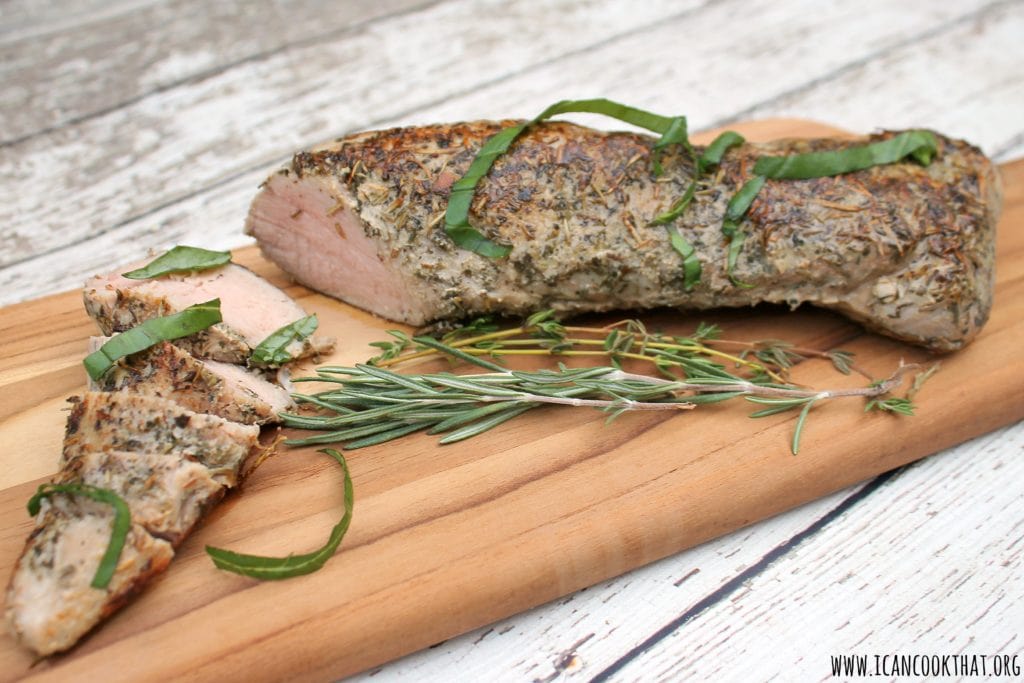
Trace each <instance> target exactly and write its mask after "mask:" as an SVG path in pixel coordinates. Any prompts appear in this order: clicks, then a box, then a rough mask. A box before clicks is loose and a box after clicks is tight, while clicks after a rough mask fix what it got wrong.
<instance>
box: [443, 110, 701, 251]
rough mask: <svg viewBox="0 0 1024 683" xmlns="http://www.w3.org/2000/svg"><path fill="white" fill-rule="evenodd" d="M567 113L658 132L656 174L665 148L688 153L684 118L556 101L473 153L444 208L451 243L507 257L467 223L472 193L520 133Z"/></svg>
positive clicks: (502, 247) (501, 247) (499, 246)
mask: <svg viewBox="0 0 1024 683" xmlns="http://www.w3.org/2000/svg"><path fill="white" fill-rule="evenodd" d="M569 113H589V114H603V115H605V116H609V117H611V118H614V119H618V120H619V121H623V122H625V123H629V124H631V125H634V126H637V127H639V128H645V129H647V130H649V131H653V132H655V133H660V134H661V137H660V138H659V139H658V141H657V142H655V143H654V150H653V154H652V157H653V159H652V165H653V168H654V172H655V174H656V175H660V173H661V170H662V168H661V152H662V151H663V150H664V148H665V147H667V146H668V145H671V144H681V145H683V146H684V147H685V148H687V149H688V150H690V151H691V152H692V147H691V146H690V142H689V139H688V138H687V133H686V117H685V116H673V117H668V116H660V115H658V114H653V113H651V112H649V111H644V110H643V109H637V108H635V107H629V106H626V105H624V104H621V103H619V102H613V101H612V100H608V99H604V98H597V99H591V100H562V101H561V102H556V103H555V104H553V105H551V106H550V107H548V108H547V109H545V110H544V111H542V112H541V113H540V114H538V115H537V116H536V117H534V118H533V119H531V120H529V121H526V122H525V123H520V124H518V125H515V126H511V127H509V128H505V129H503V130H501V131H499V132H498V133H496V134H495V135H493V136H492V137H491V138H490V139H489V140H488V141H487V142H486V143H484V145H483V147H482V148H481V149H480V151H479V152H477V155H476V158H474V159H473V163H472V164H470V166H469V169H468V170H467V171H466V174H465V175H464V176H462V177H461V178H459V179H458V180H457V181H455V182H454V183H453V184H452V189H451V194H450V195H449V198H448V207H447V208H446V209H445V216H444V230H445V233H446V234H447V235H448V236H449V237H450V238H451V239H452V241H453V242H455V244H457V245H458V246H460V247H462V248H463V249H468V250H469V251H472V252H474V253H476V254H480V255H481V256H486V257H488V258H503V257H505V256H508V254H509V253H510V252H511V251H512V247H510V246H508V245H505V244H498V243H497V242H494V241H492V240H490V239H488V238H487V237H486V236H485V235H484V234H483V233H481V232H480V231H478V230H477V229H476V228H474V227H473V226H471V225H470V224H469V208H470V205H471V204H472V202H473V193H474V192H475V191H476V186H477V184H478V183H479V182H480V180H481V179H482V178H483V177H484V176H485V175H487V172H488V171H490V169H491V166H493V165H494V161H495V160H496V159H497V158H498V157H499V156H501V155H502V154H504V153H505V152H507V151H508V148H509V147H511V146H512V143H513V142H515V140H516V138H517V137H519V135H520V134H521V133H522V132H523V131H524V130H526V129H527V128H528V127H530V126H532V125H534V124H536V123H538V122H540V121H544V120H545V119H549V118H551V117H552V116H557V115H559V114H569Z"/></svg>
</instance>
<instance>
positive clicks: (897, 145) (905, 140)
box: [716, 130, 939, 287]
mask: <svg viewBox="0 0 1024 683" xmlns="http://www.w3.org/2000/svg"><path fill="white" fill-rule="evenodd" d="M716 142H717V140H716ZM938 150H939V144H938V141H937V140H936V139H935V135H934V134H933V133H931V132H930V131H927V130H908V131H905V132H903V133H900V134H898V135H894V136H893V137H891V138H889V139H888V140H882V141H880V142H872V143H870V144H867V145H858V146H856V147H847V148H845V149H838V150H830V151H826V152H808V153H807V154H793V155H790V156H784V157H761V158H759V159H758V160H757V162H756V163H755V164H754V173H755V174H756V175H755V176H754V177H753V178H751V179H750V180H748V181H747V182H746V183H744V184H743V187H741V188H740V190H739V192H737V193H736V194H735V195H733V197H732V199H730V200H729V205H728V207H727V208H726V212H725V219H724V220H723V221H722V233H723V234H724V235H725V236H726V237H728V238H729V252H728V260H727V263H726V273H727V274H728V275H729V279H730V280H732V282H733V284H735V285H737V286H739V287H751V286H752V285H748V284H746V283H743V282H739V281H738V280H736V279H735V278H734V277H733V274H732V271H733V267H734V266H735V265H736V259H737V257H738V256H739V252H740V247H741V245H742V243H743V239H744V238H745V237H746V234H744V233H743V232H741V231H740V229H739V223H740V221H741V220H743V216H744V215H745V214H746V212H747V209H749V208H750V205H751V203H753V201H754V198H755V197H756V196H757V193H758V192H760V191H761V188H762V187H763V186H764V181H765V178H773V179H777V180H808V179H811V178H825V177H829V176H836V175H842V174H844V173H852V172H853V171H863V170H865V169H868V168H871V167H873V166H882V165H885V164H893V163H896V162H898V161H902V160H903V159H905V158H907V157H911V158H912V159H914V160H915V161H917V162H918V163H920V164H922V165H925V166H927V165H928V164H930V163H931V162H932V159H933V158H935V154H936V153H937V152H938Z"/></svg>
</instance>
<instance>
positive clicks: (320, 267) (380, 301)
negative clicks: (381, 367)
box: [246, 173, 427, 325]
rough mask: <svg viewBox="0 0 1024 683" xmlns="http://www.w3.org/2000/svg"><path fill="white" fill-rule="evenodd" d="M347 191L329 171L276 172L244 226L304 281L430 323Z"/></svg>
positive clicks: (402, 318)
mask: <svg viewBox="0 0 1024 683" xmlns="http://www.w3.org/2000/svg"><path fill="white" fill-rule="evenodd" d="M345 192H346V191H345V190H343V189H342V188H340V187H337V186H336V183H335V182H334V181H333V180H332V179H331V178H327V177H306V178H301V179H299V178H297V177H295V176H294V175H285V174H280V173H278V174H275V175H274V176H272V177H271V178H270V179H269V180H268V181H267V182H266V183H265V184H264V187H263V190H262V191H261V192H260V193H259V195H257V197H256V199H255V200H253V203H252V207H251V208H250V210H249V218H248V223H247V225H246V232H248V233H249V234H250V235H253V236H254V237H256V238H257V239H258V240H259V243H260V247H261V248H262V250H263V253H264V254H265V255H266V256H267V257H268V258H269V259H270V260H272V261H274V262H275V263H277V264H278V265H279V266H281V268H282V269H284V270H285V271H286V272H288V273H291V274H292V275H293V276H294V277H295V278H296V279H297V280H298V281H299V282H301V283H303V284H304V285H307V286H309V287H312V288H313V289H316V290H318V291H321V292H324V293H325V294H329V295H330V296H333V297H336V298H338V299H341V300H342V301H345V302H347V303H350V304H352V305H354V306H358V307H360V308H364V309H367V310H370V311H373V312H374V313H377V314H378V315H382V316H384V317H386V318H390V319H392V320H398V321H400V322H405V323H409V324H412V325H420V324H423V323H424V322H427V314H426V313H425V311H424V310H423V307H422V304H421V303H420V301H419V297H417V296H416V294H415V290H414V289H413V288H411V287H409V286H408V285H407V284H406V283H405V282H403V280H402V279H401V277H400V276H399V275H398V274H397V273H396V272H395V271H394V270H391V269H389V268H388V267H387V265H386V264H385V262H384V261H383V260H382V258H381V257H380V255H378V243H377V242H375V241H374V240H372V239H370V238H368V237H367V236H366V235H365V233H364V232H363V224H362V221H361V220H360V218H359V217H358V216H357V215H356V214H355V213H354V212H353V211H352V209H351V208H350V204H351V203H350V202H346V201H340V200H339V197H340V196H343V195H344V193H345Z"/></svg>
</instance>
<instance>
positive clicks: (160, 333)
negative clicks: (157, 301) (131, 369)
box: [82, 299, 221, 380]
mask: <svg viewBox="0 0 1024 683" xmlns="http://www.w3.org/2000/svg"><path fill="white" fill-rule="evenodd" d="M220 321H221V315H220V299H211V300H210V301H207V302H205V303H201V304H195V305H194V306H189V307H188V308H186V309H185V310H183V311H180V312H178V313H174V314H171V315H166V316H163V317H161V318H150V319H149V320H146V321H145V322H143V323H142V324H140V325H137V326H136V327H133V328H132V329H130V330H127V331H125V332H122V333H121V334H118V335H116V336H114V337H111V338H110V339H109V340H108V341H107V343H105V344H104V345H103V346H101V347H100V348H99V349H97V350H96V351H94V352H93V353H90V354H89V355H88V356H86V357H85V360H84V361H82V364H83V365H85V370H86V372H88V373H89V377H91V378H93V379H94V380H98V379H99V378H100V377H102V376H103V375H104V374H105V373H106V372H107V371H108V370H110V368H112V367H114V364H115V363H117V361H118V360H120V359H121V358H124V357H125V356H130V355H131V354H133V353H138V352H139V351H145V350H146V349H148V348H149V347H151V346H154V345H156V344H159V343H160V342H162V341H171V340H172V339H179V338H181V337H187V336H188V335H190V334H195V333H196V332H200V331H202V330H205V329H206V328H207V327H210V326H211V325H215V324H217V323H219V322H220Z"/></svg>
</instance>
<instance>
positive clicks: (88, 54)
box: [0, 0, 427, 145]
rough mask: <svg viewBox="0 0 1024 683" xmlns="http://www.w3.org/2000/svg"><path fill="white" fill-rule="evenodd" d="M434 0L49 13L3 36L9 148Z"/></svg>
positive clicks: (3, 112)
mask: <svg viewBox="0 0 1024 683" xmlns="http://www.w3.org/2000/svg"><path fill="white" fill-rule="evenodd" d="M65 4H66V5H73V4H75V3H65ZM424 4H427V2H426V0H381V1H379V2H372V3H370V2H355V3H335V4H332V5H324V4H323V3H319V2H309V1H306V0H289V1H287V2H278V3H251V2H203V1H202V0H178V1H176V2H161V3H132V4H128V5H112V6H109V7H107V6H103V4H102V3H101V6H100V7H89V6H86V7H83V8H74V7H66V8H65V10H66V11H65V12H64V13H60V12H56V11H53V12H49V13H46V14H44V16H45V17H46V20H45V21H37V22H36V23H35V24H34V25H33V26H32V27H31V28H29V27H26V28H23V29H21V30H17V31H11V32H10V33H9V34H7V35H2V36H0V78H2V79H3V80H4V81H7V82H10V83H12V84H13V86H14V87H12V88H8V89H7V90H6V91H5V93H4V96H3V98H2V99H0V118H2V119H3V121H4V126H3V129H2V130H0V145H2V144H10V141H12V140H20V139H23V138H25V137H27V136H31V135H34V134H38V133H40V132H41V131H46V130H51V129H53V128H54V127H58V126H60V125H62V124H67V123H69V122H72V121H79V120H81V119H83V118H87V117H90V116H95V115H98V114H99V113H102V112H107V111H111V110H113V109H117V108H119V107H122V106H124V104H125V103H126V102H128V101H132V100H135V99H138V98H140V97H146V96H147V95H151V94H153V93H155V92H159V91H161V90H164V89H167V88H169V87H173V86H175V85H180V84H182V83H183V82H184V81H186V80H190V79H202V78H208V77H209V76H210V75H212V74H215V73H217V72H218V71H220V70H223V69H227V68H231V67H232V66H234V65H237V64H239V63H240V62H243V61H245V60H249V59H254V58H256V59H265V58H266V57H267V56H268V55H269V54H271V53H273V52H276V51H279V50H282V49H285V48H286V47H288V46H289V45H290V44H295V43H301V44H303V45H306V46H310V45H316V44H317V43H318V42H321V41H325V40H332V39H336V38H338V36H339V35H340V34H342V33H343V32H344V31H346V30H358V27H360V26H361V25H363V24H365V23H366V22H368V21H373V20H375V19H379V18H380V17H383V16H388V15H393V14H394V13H396V12H402V11H410V10H412V9H413V8H416V7H422V6H423V5H424Z"/></svg>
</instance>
